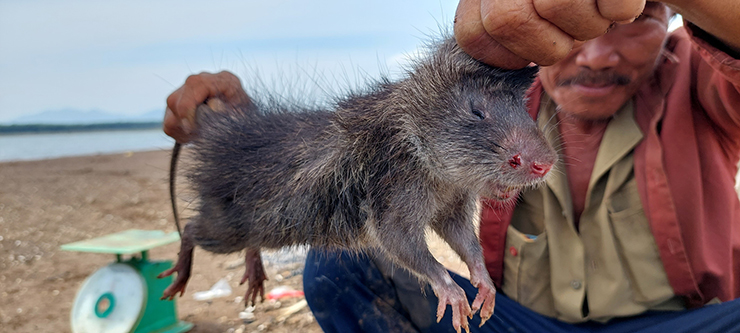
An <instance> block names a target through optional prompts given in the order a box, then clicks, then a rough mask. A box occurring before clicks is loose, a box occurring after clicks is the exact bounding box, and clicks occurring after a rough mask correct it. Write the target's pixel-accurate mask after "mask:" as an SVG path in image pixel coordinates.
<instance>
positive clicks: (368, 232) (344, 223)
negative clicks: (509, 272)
mask: <svg viewBox="0 0 740 333" xmlns="http://www.w3.org/2000/svg"><path fill="white" fill-rule="evenodd" d="M536 72H537V68H536V67H528V68H524V69H521V70H515V71H507V70H502V69H498V68H494V67H490V66H488V65H486V64H484V63H482V62H479V61H477V60H475V59H473V58H471V57H470V56H468V55H467V54H465V53H464V52H463V51H462V50H461V49H460V48H459V47H458V46H457V44H456V42H455V40H454V39H453V38H447V39H445V40H443V41H441V42H438V43H436V44H433V45H431V47H430V52H429V53H428V55H427V57H426V58H424V59H423V60H420V61H418V62H417V63H416V64H415V65H413V66H412V67H411V69H410V70H409V71H408V73H407V75H406V76H405V78H403V79H401V80H399V81H397V82H390V81H388V80H383V81H380V82H378V83H376V84H374V85H372V86H371V87H370V88H368V89H367V90H365V91H362V92H357V93H353V94H350V95H349V96H346V97H343V98H339V99H338V100H337V101H336V103H335V105H334V109H333V110H314V109H308V108H301V107H298V106H295V105H293V104H291V105H279V104H277V103H274V102H270V103H265V104H260V103H258V102H251V103H250V104H249V105H240V106H227V108H228V109H231V110H227V112H214V111H213V110H211V108H209V107H208V106H207V105H202V106H200V107H199V108H198V110H197V121H196V122H197V128H198V133H197V136H196V138H195V140H194V141H193V142H192V145H191V148H192V153H193V161H192V165H191V166H190V168H189V169H188V171H187V175H188V178H189V180H190V182H191V185H192V187H193V188H194V190H195V191H196V192H197V194H198V200H197V208H195V210H196V212H197V214H196V215H195V216H194V217H193V218H192V219H191V220H190V222H189V223H188V224H187V225H186V226H185V228H184V231H183V233H182V244H181V250H180V255H179V259H178V261H177V264H176V265H175V266H174V267H173V268H172V269H170V270H168V271H166V272H164V273H162V276H168V275H171V274H172V273H174V272H177V273H178V274H177V278H176V280H175V281H174V282H173V283H172V285H170V287H169V288H167V290H165V292H164V295H163V298H170V299H171V298H172V297H174V296H175V295H176V294H177V293H178V292H180V294H181V295H182V293H183V292H184V289H185V285H186V283H187V280H188V278H189V276H190V270H191V264H192V252H193V248H194V246H195V245H198V246H200V247H202V248H203V249H205V250H207V251H210V252H215V253H231V252H236V251H241V250H244V249H246V252H247V256H246V261H247V271H246V272H245V274H244V278H243V279H242V283H243V282H244V281H246V280H249V281H250V285H249V288H248V290H247V297H246V299H247V300H248V299H249V298H250V296H251V298H252V302H254V300H255V298H256V296H257V293H260V294H262V293H264V289H263V281H264V280H265V274H264V269H263V267H262V263H261V262H260V259H259V258H260V254H259V251H260V249H262V248H270V249H275V248H281V247H284V246H292V245H301V244H308V245H310V246H313V247H315V248H320V249H326V250H334V249H345V250H352V251H363V250H367V249H373V250H374V251H375V252H378V253H381V254H382V255H386V256H387V257H388V258H389V259H391V261H393V262H395V263H396V264H398V265H400V266H402V267H404V268H406V269H408V270H409V271H411V272H412V273H414V274H415V275H416V276H418V277H419V278H420V279H421V280H422V281H426V282H428V283H429V284H430V285H431V287H432V290H433V291H434V293H435V294H436V295H437V296H438V298H439V306H438V308H437V318H438V320H439V319H441V318H442V316H443V315H444V313H445V309H446V307H447V305H448V304H449V305H450V306H451V307H452V316H453V325H454V327H455V329H456V330H458V331H459V330H460V328H466V329H467V327H468V322H467V319H466V318H465V316H470V317H472V315H473V314H474V313H475V312H476V311H478V310H479V309H480V310H481V313H480V315H481V317H482V320H483V321H485V320H487V319H488V318H489V317H490V316H491V315H492V314H493V308H494V302H495V288H494V285H493V283H492V281H491V278H490V276H489V275H488V272H487V271H486V268H485V265H484V261H483V255H482V250H481V246H480V244H479V242H478V238H477V237H476V234H475V230H474V223H473V219H474V216H475V215H476V212H477V211H476V210H477V205H476V204H477V202H478V201H479V200H480V198H481V196H485V197H488V198H492V199H496V200H499V201H501V202H503V203H508V204H512V201H513V200H515V198H516V197H517V194H518V192H519V190H520V189H522V188H523V187H525V186H531V185H536V184H539V183H541V182H542V181H543V179H544V177H545V176H546V175H547V174H548V172H549V170H550V169H551V167H552V166H553V164H554V163H555V161H556V158H557V157H556V156H557V155H556V153H555V151H554V150H553V149H552V147H551V146H550V145H549V144H548V143H547V142H546V140H545V139H544V136H543V135H542V133H541V132H540V131H539V130H538V129H537V127H536V126H535V123H534V121H533V120H532V119H531V117H529V115H528V114H527V113H526V111H525V105H524V101H523V95H524V93H525V91H526V90H527V88H528V87H529V86H530V84H531V83H532V80H533V78H534V76H535V75H536ZM178 150H179V146H178V147H176V149H175V151H176V152H177V151H178ZM173 158H174V159H173V161H175V159H176V155H175V156H173ZM173 166H174V163H173ZM427 227H431V228H432V229H433V230H434V231H435V232H437V233H438V234H439V235H440V236H441V237H442V238H443V239H444V240H445V241H446V242H447V243H448V244H449V245H450V246H451V247H452V249H453V250H454V251H455V252H456V253H457V254H458V255H460V257H461V259H462V260H463V261H464V262H465V263H466V265H467V266H468V269H469V270H470V281H471V283H472V284H473V285H474V286H476V287H477V288H478V295H477V296H476V298H475V300H474V301H473V304H472V309H471V306H470V305H469V304H468V301H467V299H466V297H465V293H464V292H463V290H462V288H460V287H459V286H458V285H457V284H455V283H454V282H453V280H452V279H451V277H450V275H449V274H448V272H447V270H446V269H445V268H444V266H442V265H441V264H440V263H439V262H437V261H436V260H435V259H434V257H433V256H432V254H431V253H430V252H429V249H428V248H427V244H426V240H425V230H426V228H427ZM178 228H179V227H178Z"/></svg>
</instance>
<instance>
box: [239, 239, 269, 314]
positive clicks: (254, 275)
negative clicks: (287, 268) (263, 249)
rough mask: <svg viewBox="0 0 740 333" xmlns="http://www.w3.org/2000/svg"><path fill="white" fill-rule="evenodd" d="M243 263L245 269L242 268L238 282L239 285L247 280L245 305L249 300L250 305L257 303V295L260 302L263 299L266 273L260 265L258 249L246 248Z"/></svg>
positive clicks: (260, 259)
mask: <svg viewBox="0 0 740 333" xmlns="http://www.w3.org/2000/svg"><path fill="white" fill-rule="evenodd" d="M244 264H245V266H246V269H245V270H244V276H243V277H242V280H241V281H240V282H239V285H242V284H244V282H247V280H249V284H248V285H247V293H246V294H245V295H244V303H245V305H249V300H250V299H251V300H252V305H255V304H257V302H256V301H257V295H258V294H259V295H260V299H261V301H262V302H264V301H265V280H267V275H266V274H265V267H264V266H263V265H262V258H261V256H260V251H259V250H251V249H248V250H247V253H246V254H245V257H244Z"/></svg>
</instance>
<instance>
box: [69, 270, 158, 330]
mask: <svg viewBox="0 0 740 333" xmlns="http://www.w3.org/2000/svg"><path fill="white" fill-rule="evenodd" d="M145 301H146V283H145V281H144V278H143V277H142V276H141V275H140V274H139V272H138V271H137V270H136V269H134V268H133V267H131V266H129V265H126V264H121V263H113V264H110V265H108V266H105V267H103V268H101V269H99V270H98V271H96V272H95V273H93V275H90V277H88V278H87V280H85V282H84V283H83V284H82V288H80V290H79V291H78V292H77V296H76V297H75V301H74V305H73V306H72V317H71V321H72V332H74V333H126V332H131V331H132V330H133V329H134V327H135V326H136V323H137V322H138V321H139V318H140V317H141V316H142V314H143V310H144V305H145Z"/></svg>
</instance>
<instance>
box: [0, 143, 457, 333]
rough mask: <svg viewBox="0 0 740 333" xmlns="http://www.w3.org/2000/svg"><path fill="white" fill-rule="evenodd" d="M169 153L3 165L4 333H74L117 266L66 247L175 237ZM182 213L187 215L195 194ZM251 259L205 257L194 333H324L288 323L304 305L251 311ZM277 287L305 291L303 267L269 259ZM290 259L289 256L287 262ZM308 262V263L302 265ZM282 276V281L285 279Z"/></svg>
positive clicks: (171, 256) (198, 269)
mask: <svg viewBox="0 0 740 333" xmlns="http://www.w3.org/2000/svg"><path fill="white" fill-rule="evenodd" d="M168 168H169V151H151V152H136V153H125V154H115V155H100V156H85V157H71V158H61V159H52V160H41V161H30V162H8V163H0V184H1V185H0V327H2V329H1V331H4V332H19V333H23V332H70V331H71V329H70V319H69V318H70V310H71V307H72V303H73V300H74V297H75V294H76V292H77V290H78V289H79V287H80V286H81V284H82V282H83V281H84V280H85V279H86V278H87V277H88V276H89V275H90V274H92V273H93V272H95V271H96V270H97V269H99V268H100V267H103V266H105V265H107V264H109V263H111V262H112V261H114V257H113V256H112V255H106V254H95V253H79V252H67V251H61V250H60V249H59V247H60V246H61V245H62V244H66V243H70V242H75V241H79V240H84V239H90V238H94V237H99V236H103V235H107V234H111V233H115V232H119V231H124V230H128V229H145V230H163V231H166V232H171V231H175V230H176V229H175V226H174V223H173V220H172V218H171V215H172V214H171V209H170V206H169V195H168ZM180 192H181V194H179V195H178V197H179V198H180V206H181V207H182V209H181V210H182V211H184V215H185V216H187V211H188V210H187V201H188V200H190V199H189V198H188V195H189V194H188V193H187V191H186V190H181V191H180ZM432 243H433V244H435V245H432V247H433V252H434V253H435V255H436V256H437V257H438V258H439V259H440V261H443V262H444V263H445V264H446V265H448V266H449V267H452V268H453V269H455V270H456V271H461V268H462V266H461V265H460V262H459V260H458V259H457V258H456V256H455V255H454V254H451V253H450V252H449V250H448V249H446V248H445V247H444V246H441V245H439V243H440V242H439V240H438V239H437V240H433V241H432ZM178 249H179V246H178V244H170V245H167V246H163V247H159V248H156V249H154V250H152V251H150V257H151V258H152V259H154V260H175V259H176V256H177V252H178ZM241 255H243V254H236V253H235V254H231V255H214V254H211V253H208V252H205V251H203V250H201V249H196V252H195V259H194V260H195V262H194V267H193V276H192V278H191V279H190V283H189V285H188V289H187V291H186V293H185V295H184V296H183V297H182V298H179V299H178V300H177V304H178V312H179V317H180V319H182V320H186V321H189V322H191V323H194V324H195V328H194V329H193V330H192V331H191V332H258V331H261V332H321V329H320V328H319V326H318V324H316V322H315V320H314V319H313V317H312V315H311V313H310V311H309V309H308V307H305V308H302V309H301V310H300V311H298V312H296V313H295V314H292V315H290V316H288V317H287V318H281V317H280V316H279V315H280V314H281V311H283V310H284V309H285V308H287V307H289V306H291V305H293V304H295V303H298V302H300V301H301V300H302V298H291V299H282V300H281V301H280V302H279V304H278V303H274V302H268V301H266V302H264V303H262V304H259V305H258V306H257V307H256V308H255V310H254V314H255V319H254V321H252V322H245V321H244V320H242V319H240V318H239V312H241V311H243V310H244V304H243V302H239V301H240V300H241V297H240V296H243V294H244V292H245V291H246V287H245V286H239V285H238V282H239V279H240V278H241V275H242V273H243V270H244V269H243V265H242V261H241V260H242V259H240V258H241V257H240V256H241ZM263 256H264V257H265V258H266V259H267V260H266V263H265V265H266V269H267V273H268V277H269V280H268V281H267V283H266V286H265V290H266V291H269V290H271V289H272V288H274V287H276V286H280V285H287V286H290V287H293V288H295V289H298V290H300V289H301V287H302V283H301V278H302V276H301V274H300V272H301V270H302V262H291V261H290V260H288V261H285V260H273V261H272V262H271V261H270V258H275V255H274V254H270V253H266V254H264V255H263ZM281 258H283V257H281ZM297 260H300V257H299V258H297ZM278 274H279V275H280V277H282V278H280V277H277V276H278ZM222 278H227V279H228V280H229V284H230V286H231V287H232V289H233V293H232V295H231V296H227V297H223V298H218V299H215V300H212V301H210V302H204V301H196V300H194V299H193V297H192V294H193V292H196V291H202V290H208V289H209V288H210V287H211V286H212V285H213V284H214V283H216V282H217V281H218V280H219V279H222Z"/></svg>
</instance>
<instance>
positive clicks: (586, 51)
mask: <svg viewBox="0 0 740 333" xmlns="http://www.w3.org/2000/svg"><path fill="white" fill-rule="evenodd" d="M607 37H608V36H601V37H597V38H595V39H592V40H590V41H587V42H585V43H583V45H581V47H580V48H579V49H578V55H576V65H578V66H581V67H588V68H589V69H591V70H594V71H598V70H604V69H609V68H612V67H616V66H617V64H619V54H618V53H617V52H616V48H615V46H616V45H614V43H613V42H611V41H610V40H608V38H607Z"/></svg>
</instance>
